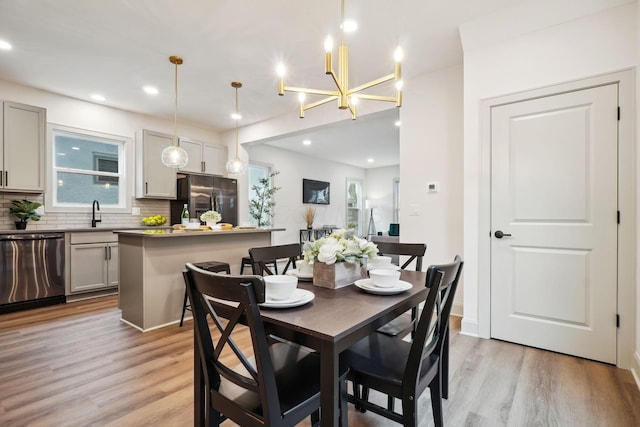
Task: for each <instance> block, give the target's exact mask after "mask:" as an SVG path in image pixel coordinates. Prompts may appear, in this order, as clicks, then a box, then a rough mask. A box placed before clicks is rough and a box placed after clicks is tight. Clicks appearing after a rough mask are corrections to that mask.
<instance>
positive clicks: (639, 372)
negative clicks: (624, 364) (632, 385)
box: [631, 351, 640, 390]
mask: <svg viewBox="0 0 640 427" xmlns="http://www.w3.org/2000/svg"><path fill="white" fill-rule="evenodd" d="M633 356H634V357H633V362H634V363H633V367H632V368H631V374H632V375H633V379H634V380H636V386H638V390H640V353H638V352H637V351H636V352H635V353H634V355H633Z"/></svg>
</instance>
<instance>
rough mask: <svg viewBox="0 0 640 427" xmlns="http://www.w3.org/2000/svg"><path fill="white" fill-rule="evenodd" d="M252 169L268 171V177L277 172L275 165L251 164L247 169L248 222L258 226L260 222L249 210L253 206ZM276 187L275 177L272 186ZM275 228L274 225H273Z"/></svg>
mask: <svg viewBox="0 0 640 427" xmlns="http://www.w3.org/2000/svg"><path fill="white" fill-rule="evenodd" d="M251 167H255V168H260V169H266V171H267V176H269V175H271V174H272V173H273V171H274V170H275V168H274V166H273V164H271V163H262V162H251V161H250V162H249V166H248V169H247V196H248V197H247V220H248V221H249V223H250V224H251V225H253V226H256V227H257V225H258V221H257V220H256V219H254V218H253V217H252V216H251V213H250V210H249V208H248V207H249V205H250V204H251V197H252V190H251V186H252V185H251V180H250V179H249V169H250V168H251ZM273 185H274V179H273V177H271V186H273ZM272 226H273V224H272Z"/></svg>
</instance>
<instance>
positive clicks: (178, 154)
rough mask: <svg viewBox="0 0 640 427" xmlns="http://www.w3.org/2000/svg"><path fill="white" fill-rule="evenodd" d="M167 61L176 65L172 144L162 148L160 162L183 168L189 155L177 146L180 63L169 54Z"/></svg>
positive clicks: (175, 57)
mask: <svg viewBox="0 0 640 427" xmlns="http://www.w3.org/2000/svg"><path fill="white" fill-rule="evenodd" d="M169 62H171V63H172V64H174V65H175V66H176V72H175V81H174V87H175V94H176V96H175V103H174V108H173V145H170V146H168V147H167V148H165V149H164V150H162V163H163V164H164V165H165V166H168V167H170V168H183V167H185V166H186V165H187V163H188V162H189V155H188V154H187V152H186V151H185V150H184V148H182V147H180V146H178V65H180V64H182V62H183V61H182V58H181V57H179V56H170V57H169Z"/></svg>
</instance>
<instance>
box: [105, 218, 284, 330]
mask: <svg viewBox="0 0 640 427" xmlns="http://www.w3.org/2000/svg"><path fill="white" fill-rule="evenodd" d="M282 230H284V229H283V228H269V229H264V228H255V229H232V230H222V231H202V230H196V231H184V230H178V231H176V230H136V231H116V232H115V233H116V234H117V235H118V247H119V251H120V257H119V266H120V289H119V295H120V309H121V310H122V321H123V322H125V323H127V324H129V325H131V326H133V327H135V328H136V329H139V330H141V331H143V332H144V331H148V330H151V329H156V328H161V327H163V326H168V325H171V324H174V323H178V322H179V321H180V316H181V314H182V303H183V298H184V291H185V285H184V280H183V278H182V271H183V270H184V265H185V263H187V262H191V263H195V262H204V261H222V262H227V263H229V265H230V266H231V272H232V273H234V274H237V273H238V272H239V270H240V263H241V261H242V257H246V256H248V254H249V252H248V251H249V248H252V247H261V246H269V245H271V233H272V232H274V231H282Z"/></svg>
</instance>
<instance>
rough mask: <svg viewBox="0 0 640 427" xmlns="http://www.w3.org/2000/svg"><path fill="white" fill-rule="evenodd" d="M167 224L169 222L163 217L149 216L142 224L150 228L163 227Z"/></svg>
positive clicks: (143, 219)
mask: <svg viewBox="0 0 640 427" xmlns="http://www.w3.org/2000/svg"><path fill="white" fill-rule="evenodd" d="M165 222H167V218H166V217H164V216H162V215H156V216H147V217H145V218H142V223H143V224H144V225H148V226H151V227H155V226H158V225H162V224H164V223H165Z"/></svg>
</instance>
